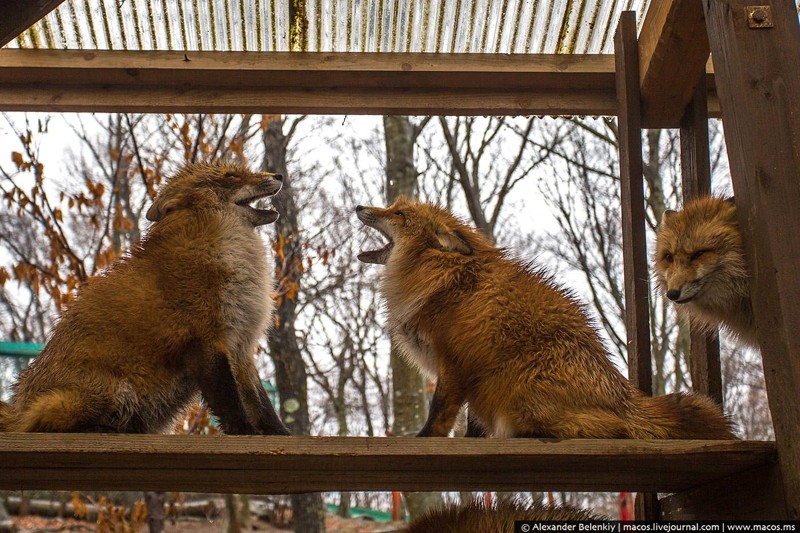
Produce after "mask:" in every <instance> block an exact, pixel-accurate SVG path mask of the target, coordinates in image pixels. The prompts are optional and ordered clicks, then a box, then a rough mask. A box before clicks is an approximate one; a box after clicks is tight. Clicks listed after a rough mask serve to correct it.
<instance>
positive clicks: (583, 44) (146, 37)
mask: <svg viewBox="0 0 800 533" xmlns="http://www.w3.org/2000/svg"><path fill="white" fill-rule="evenodd" d="M649 3H650V0H373V1H367V0H68V1H66V2H64V3H63V4H61V6H60V7H59V8H57V9H56V10H54V11H53V12H52V13H50V14H49V15H48V16H47V17H45V18H44V19H43V20H41V21H39V22H38V23H37V24H35V25H34V26H33V27H32V28H31V29H29V30H28V31H27V32H25V33H24V34H23V35H21V36H20V37H19V38H18V39H17V40H16V41H12V43H10V44H9V46H12V47H24V48H78V49H111V50H219V51H227V50H237V51H243V50H247V51H288V50H307V51H312V52H313V51H318V52H329V51H330V52H455V53H459V52H473V53H474V52H482V53H546V54H549V53H581V54H586V53H607V52H610V51H611V49H612V42H613V34H614V29H615V28H616V24H617V20H618V19H619V14H620V12H621V11H623V10H635V11H637V13H638V15H639V24H640V25H641V23H642V21H643V19H644V13H645V12H646V9H647V7H648V5H649ZM292 21H293V23H292Z"/></svg>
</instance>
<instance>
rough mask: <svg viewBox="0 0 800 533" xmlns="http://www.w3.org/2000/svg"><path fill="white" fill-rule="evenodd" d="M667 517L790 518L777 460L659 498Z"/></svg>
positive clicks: (674, 518)
mask: <svg viewBox="0 0 800 533" xmlns="http://www.w3.org/2000/svg"><path fill="white" fill-rule="evenodd" d="M659 504H660V507H661V513H662V514H661V518H662V519H664V520H697V519H700V520H778V519H786V518H788V516H787V514H786V506H785V505H784V495H783V483H782V482H781V472H780V469H779V468H778V465H777V463H773V464H768V465H765V466H760V467H758V468H754V469H752V470H747V471H745V472H739V473H736V474H733V475H731V476H728V477H725V478H721V479H718V480H715V481H712V482H711V483H705V484H700V485H698V486H696V487H692V488H691V489H689V490H687V491H683V492H678V493H676V494H672V495H670V496H667V497H665V498H662V499H661V500H660V501H659Z"/></svg>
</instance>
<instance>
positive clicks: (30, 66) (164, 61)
mask: <svg viewBox="0 0 800 533" xmlns="http://www.w3.org/2000/svg"><path fill="white" fill-rule="evenodd" d="M0 79H5V80H12V79H13V80H14V82H15V83H31V84H32V83H48V82H57V83H59V84H66V85H85V84H98V83H102V84H108V85H126V86H136V85H170V86H179V87H185V86H188V85H192V86H197V85H199V86H207V85H209V84H213V85H215V86H220V87H222V86H225V87H239V86H248V87H256V86H268V87H291V88H298V87H305V88H313V87H319V86H322V87H356V88H367V87H372V88H383V87H387V86H389V87H396V88H406V89H431V88H440V87H455V88H473V89H492V90H497V89H611V90H613V88H614V58H613V57H612V56H610V55H597V54H592V55H582V54H575V55H567V54H537V55H527V54H516V55H507V54H430V53H369V52H363V53H362V52H358V53H350V52H169V51H119V50H91V51H87V50H42V49H39V50H21V49H7V50H0Z"/></svg>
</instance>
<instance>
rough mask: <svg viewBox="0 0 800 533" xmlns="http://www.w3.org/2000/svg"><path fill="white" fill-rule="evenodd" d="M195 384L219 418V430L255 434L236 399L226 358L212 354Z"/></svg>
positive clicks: (229, 432)
mask: <svg viewBox="0 0 800 533" xmlns="http://www.w3.org/2000/svg"><path fill="white" fill-rule="evenodd" d="M197 384H198V385H199V386H200V393H201V394H202V395H203V398H204V399H205V401H206V402H207V403H208V406H209V407H211V412H212V413H214V414H215V415H216V416H217V417H218V418H219V420H220V425H221V426H222V430H223V431H224V432H225V433H226V434H228V435H257V434H258V433H259V432H258V430H256V428H255V426H254V425H253V424H251V423H250V420H248V417H247V413H246V412H245V410H244V406H243V405H242V401H241V400H240V398H239V394H238V390H237V389H238V387H237V386H236V380H235V379H234V378H233V373H232V371H231V366H230V364H228V359H227V358H226V357H225V355H224V354H222V353H219V352H218V353H216V354H214V356H213V357H212V358H211V361H210V362H209V363H207V364H206V365H205V366H204V367H203V368H202V369H201V370H200V371H199V372H198V376H197Z"/></svg>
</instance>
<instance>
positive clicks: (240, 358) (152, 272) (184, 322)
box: [0, 164, 288, 434]
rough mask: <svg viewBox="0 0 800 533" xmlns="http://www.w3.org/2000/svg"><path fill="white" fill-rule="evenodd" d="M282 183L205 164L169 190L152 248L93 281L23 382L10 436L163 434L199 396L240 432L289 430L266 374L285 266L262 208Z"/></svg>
mask: <svg viewBox="0 0 800 533" xmlns="http://www.w3.org/2000/svg"><path fill="white" fill-rule="evenodd" d="M281 180H282V178H281V176H278V175H274V174H270V173H257V172H250V171H249V170H247V169H245V168H243V167H239V166H228V165H203V164H200V165H192V166H188V167H186V168H184V169H183V170H181V171H180V172H179V173H178V174H177V175H176V176H174V177H173V178H171V179H170V180H169V181H168V182H167V183H166V185H165V186H164V187H162V189H161V191H160V192H159V194H158V196H157V197H156V199H155V201H154V202H153V205H152V207H151V208H150V210H149V211H148V212H147V218H148V219H149V220H150V221H152V222H153V224H152V225H151V226H150V228H149V229H148V231H147V234H146V236H145V237H144V239H143V240H142V242H141V243H139V244H137V245H136V246H134V248H133V249H132V250H131V252H130V254H129V255H127V256H126V257H124V258H122V259H121V260H119V261H117V262H116V263H115V264H114V265H113V266H112V267H111V268H110V269H109V270H108V271H106V272H105V273H103V274H100V275H98V276H95V277H93V278H92V279H90V280H89V282H88V284H87V285H86V286H84V287H82V288H81V289H80V290H79V291H78V295H77V298H76V299H75V301H74V302H73V303H72V304H71V305H70V307H69V308H68V309H67V310H66V311H65V312H64V314H63V315H62V316H61V318H60V319H59V321H58V322H57V324H56V325H55V328H54V330H53V332H52V335H51V337H50V339H49V341H48V342H47V344H46V346H45V348H44V350H43V351H42V353H41V355H39V357H37V358H36V359H35V360H34V361H33V363H31V365H30V366H28V367H27V368H26V369H25V370H24V371H23V372H22V373H21V374H20V376H19V379H18V381H17V382H16V384H15V385H14V387H13V397H12V403H11V404H2V405H0V430H5V431H38V432H74V431H80V432H119V433H157V432H160V431H163V430H164V429H166V428H168V427H169V426H170V425H171V424H172V423H173V420H174V419H175V417H176V416H177V415H178V414H179V413H180V411H181V410H182V409H183V408H184V407H185V406H186V405H187V403H188V402H189V401H191V400H192V399H193V398H194V397H195V396H196V395H197V393H198V392H200V393H202V395H203V397H204V398H205V400H206V401H207V402H208V404H209V405H210V407H211V409H212V411H213V412H214V414H216V415H217V416H218V417H219V418H220V421H221V424H222V427H223V429H224V430H225V432H227V433H242V434H255V433H264V434H288V431H287V430H286V427H285V426H284V425H283V423H282V422H281V420H280V419H279V418H278V415H277V414H276V413H275V410H274V408H273V407H272V405H271V403H270V401H269V397H268V396H267V395H266V393H265V391H264V389H263V387H262V385H261V380H260V379H259V376H258V372H257V371H256V366H255V361H254V352H255V349H256V343H257V341H258V338H259V337H260V336H261V335H263V334H264V333H265V332H266V330H267V328H268V326H269V325H270V323H271V320H270V319H271V316H272V307H273V304H272V296H271V293H272V290H273V285H272V270H271V268H270V265H269V263H268V261H267V257H268V252H267V248H266V247H265V246H264V243H263V242H262V241H261V238H260V237H259V235H258V233H257V232H256V227H257V226H260V225H263V224H269V223H272V222H274V221H275V220H276V219H277V218H278V213H276V212H275V211H273V210H271V209H258V208H256V207H252V206H251V205H250V204H251V203H252V202H254V201H256V200H258V199H261V198H266V197H269V196H272V195H274V194H275V193H277V192H278V191H279V190H280V188H281V184H282V181H281Z"/></svg>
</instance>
